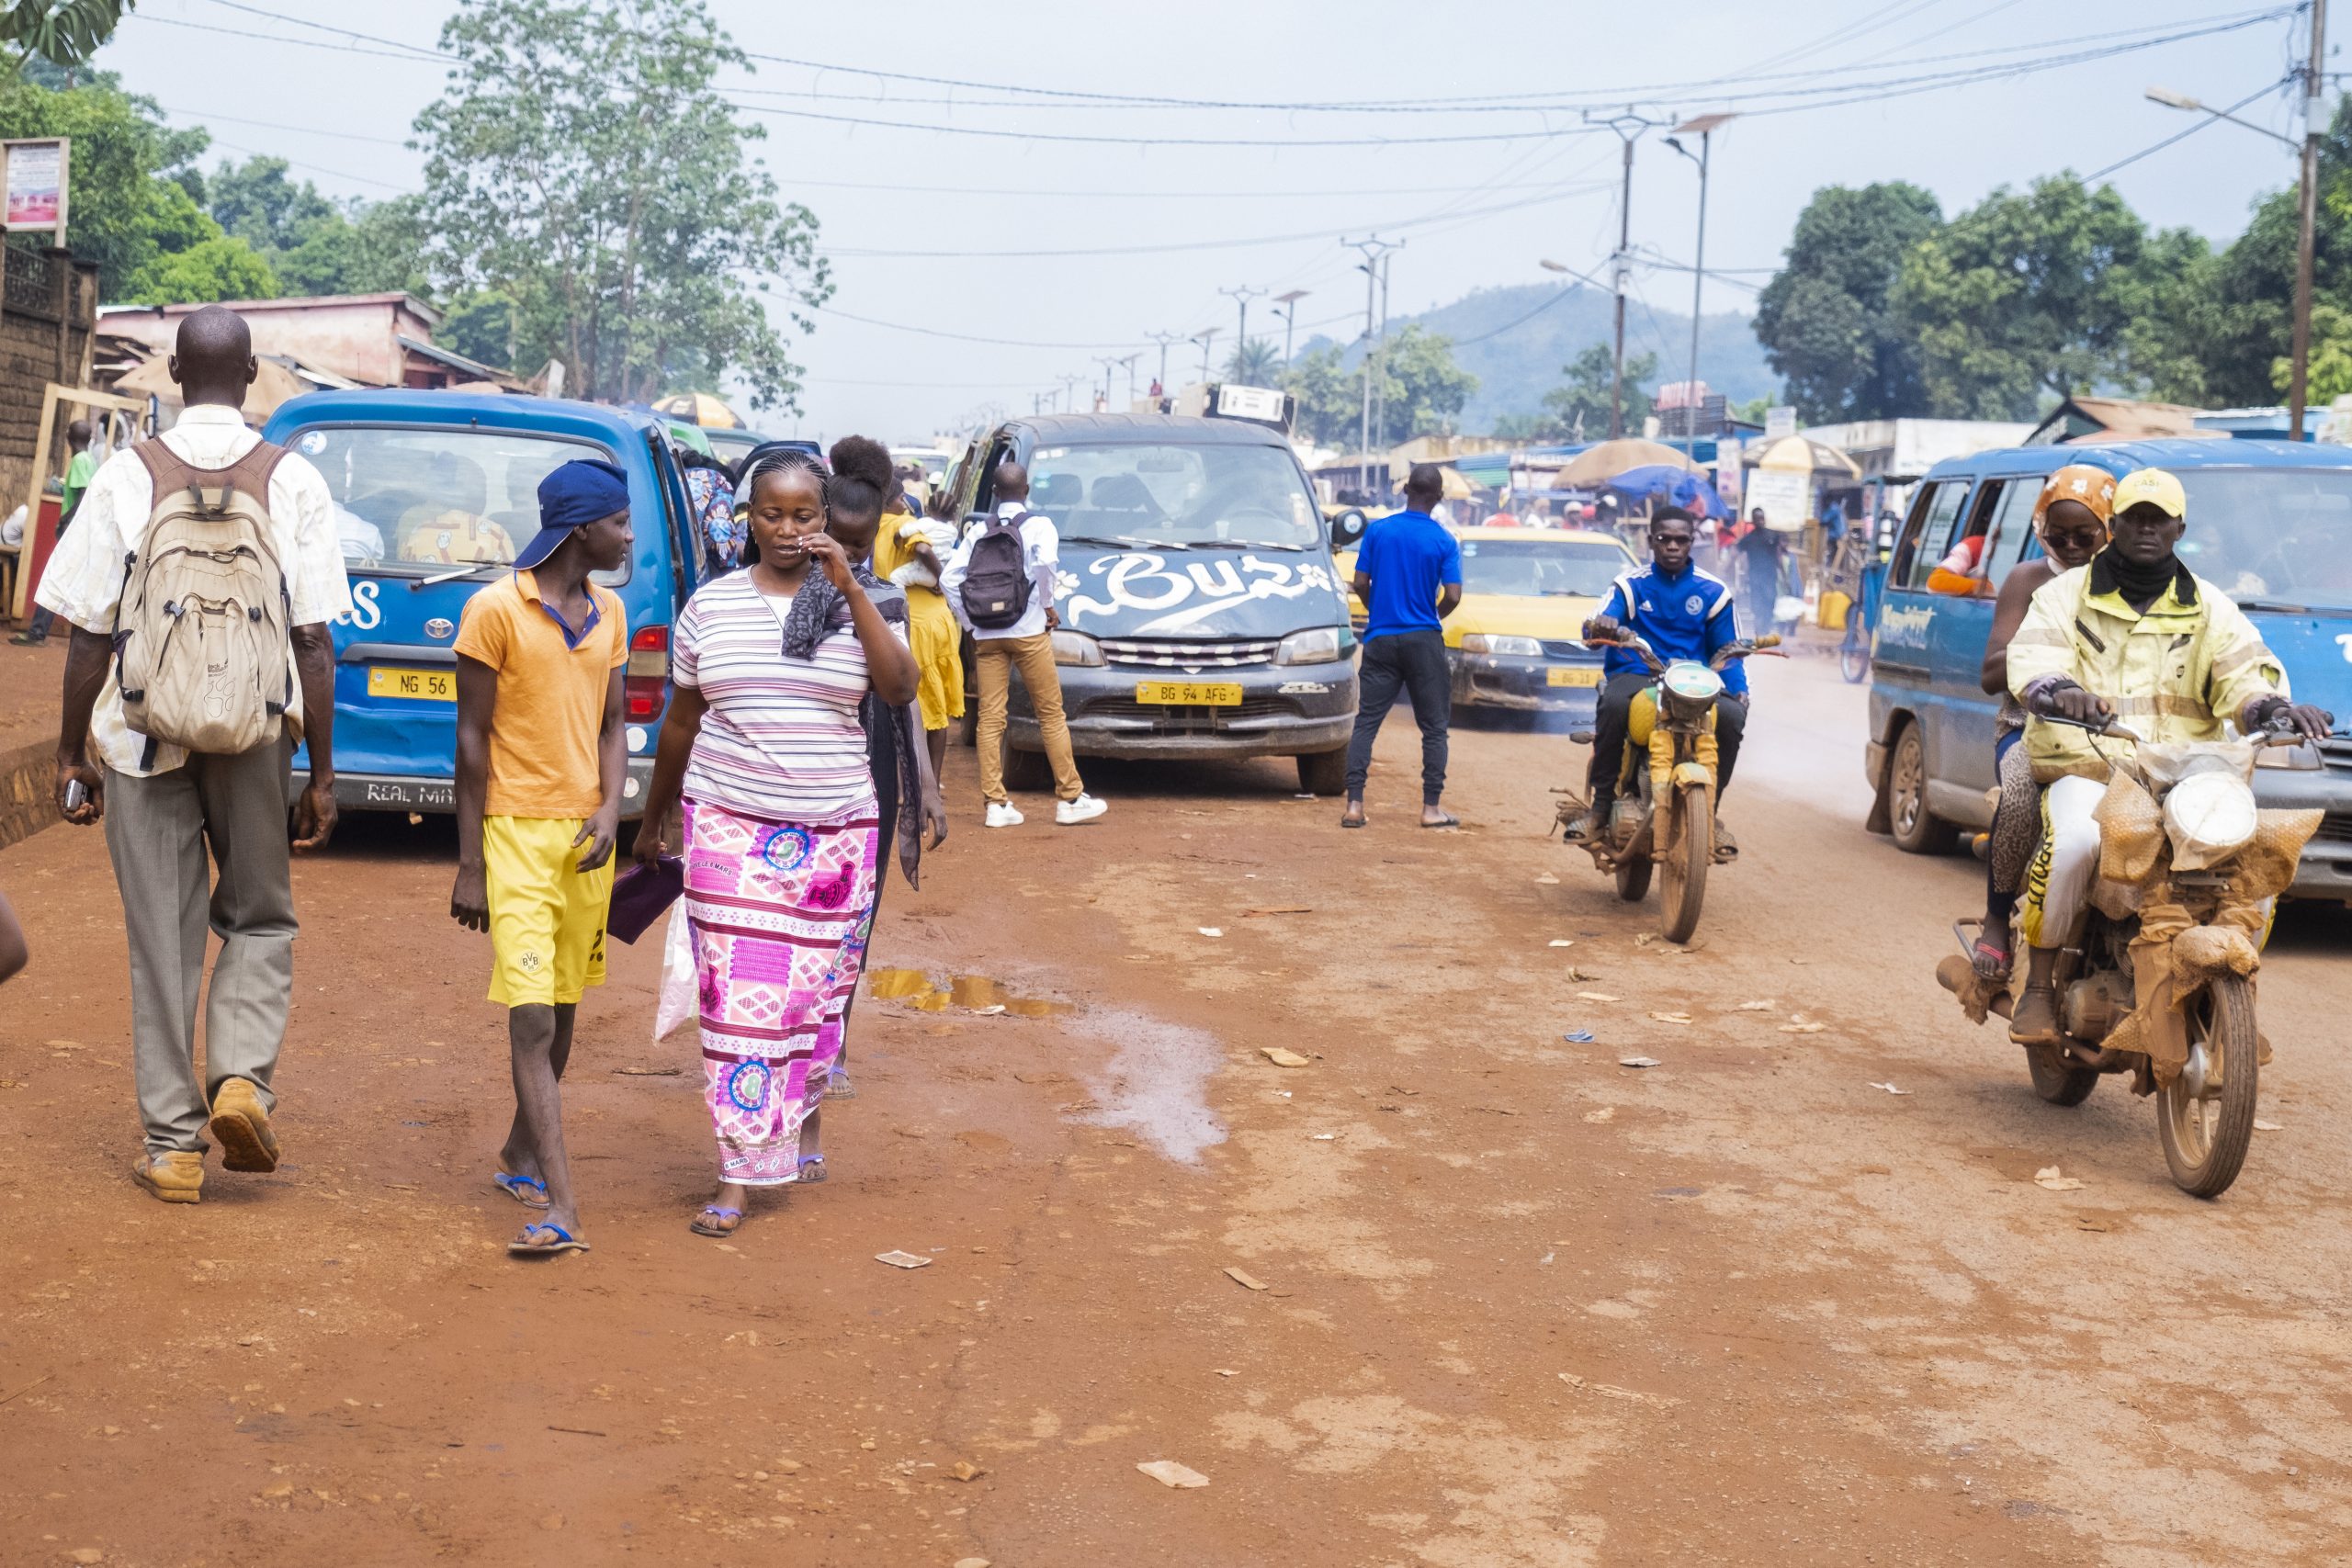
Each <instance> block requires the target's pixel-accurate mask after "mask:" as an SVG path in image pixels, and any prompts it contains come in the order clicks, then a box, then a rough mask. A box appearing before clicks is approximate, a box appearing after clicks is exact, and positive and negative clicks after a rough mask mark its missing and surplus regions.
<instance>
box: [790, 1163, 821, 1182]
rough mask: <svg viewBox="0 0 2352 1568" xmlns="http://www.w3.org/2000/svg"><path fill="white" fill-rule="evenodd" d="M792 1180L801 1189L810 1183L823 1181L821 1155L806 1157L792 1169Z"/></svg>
mask: <svg viewBox="0 0 2352 1568" xmlns="http://www.w3.org/2000/svg"><path fill="white" fill-rule="evenodd" d="M792 1179H793V1180H794V1182H795V1183H797V1185H799V1186H802V1187H806V1186H808V1185H809V1183H810V1182H812V1181H822V1180H824V1179H825V1156H823V1155H809V1156H807V1157H806V1158H804V1159H803V1160H801V1162H800V1163H799V1164H798V1165H797V1166H796V1167H794V1168H793V1172H792Z"/></svg>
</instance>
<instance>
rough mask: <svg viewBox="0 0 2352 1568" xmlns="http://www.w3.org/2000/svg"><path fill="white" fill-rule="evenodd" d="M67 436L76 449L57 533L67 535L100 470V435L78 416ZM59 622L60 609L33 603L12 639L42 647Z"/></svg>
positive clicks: (60, 500)
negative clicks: (94, 451)
mask: <svg viewBox="0 0 2352 1568" xmlns="http://www.w3.org/2000/svg"><path fill="white" fill-rule="evenodd" d="M65 439H66V442H67V443H68V445H69V446H71V447H72V449H73V453H74V455H73V457H70V458H68V459H67V460H66V464H65V479H64V482H63V483H62V484H61V485H60V486H59V487H58V492H57V536H58V537H59V538H60V539H62V538H64V537H65V530H66V529H67V527H69V526H70V525H72V524H73V522H74V513H75V511H77V510H78V509H79V508H80V507H81V504H82V497H83V495H84V494H85V493H86V492H87V491H88V490H89V488H90V480H91V479H93V478H94V477H95V476H96V474H97V471H98V460H97V458H96V457H93V456H92V455H91V452H90V446H91V443H92V442H94V441H95V440H96V439H97V437H96V434H94V433H93V431H92V429H91V425H90V422H89V421H88V420H86V419H77V420H75V421H74V422H73V423H70V424H68V425H67V426H66V427H65ZM56 624H57V612H56V611H54V610H51V608H49V606H47V605H46V604H36V605H34V606H33V614H32V619H31V620H30V621H29V622H28V623H27V624H26V626H25V629H24V630H23V631H21V632H18V633H17V635H16V636H15V637H10V638H9V639H8V640H9V641H10V642H13V643H15V644H17V646H18V647H19V648H39V647H40V645H41V644H43V643H45V642H47V641H48V640H49V633H50V629H51V627H52V626H56Z"/></svg>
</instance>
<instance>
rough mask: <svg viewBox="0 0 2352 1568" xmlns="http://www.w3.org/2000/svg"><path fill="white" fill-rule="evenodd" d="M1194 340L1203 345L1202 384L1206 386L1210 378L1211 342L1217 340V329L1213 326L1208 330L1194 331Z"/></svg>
mask: <svg viewBox="0 0 2352 1568" xmlns="http://www.w3.org/2000/svg"><path fill="white" fill-rule="evenodd" d="M1193 342H1194V343H1196V344H1200V345H1201V384H1202V385H1203V386H1206V385H1207V384H1208V379H1209V344H1213V343H1215V342H1216V328H1215V327H1211V328H1209V329H1208V330H1207V331H1206V332H1200V333H1193Z"/></svg>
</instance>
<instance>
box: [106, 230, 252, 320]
mask: <svg viewBox="0 0 2352 1568" xmlns="http://www.w3.org/2000/svg"><path fill="white" fill-rule="evenodd" d="M275 298H277V274H276V273H274V272H272V271H270V270H269V264H268V263H267V262H266V261H264V260H262V258H261V257H260V256H259V255H257V254H254V248H253V247H252V246H251V245H249V244H247V243H245V242H244V241H243V240H241V239H239V238H237V237H236V236H235V235H233V234H216V235H214V236H213V237H212V238H211V239H209V240H203V241H199V242H198V243H196V244H193V245H190V246H189V247H188V248H187V250H184V251H174V252H172V253H171V254H168V255H160V256H157V257H156V258H155V259H154V260H153V261H151V262H149V263H148V264H147V265H144V266H142V267H141V268H140V269H139V270H138V271H137V272H134V273H132V274H131V275H130V283H129V284H128V285H127V286H125V288H124V290H123V299H125V300H126V301H127V302H128V303H130V304H133V305H179V304H187V303H198V304H210V303H212V302H213V301H215V300H220V299H275Z"/></svg>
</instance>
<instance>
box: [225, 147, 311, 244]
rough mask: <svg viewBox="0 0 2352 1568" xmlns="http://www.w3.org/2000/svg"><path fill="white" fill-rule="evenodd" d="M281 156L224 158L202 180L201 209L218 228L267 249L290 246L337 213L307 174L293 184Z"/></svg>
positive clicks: (298, 242)
mask: <svg viewBox="0 0 2352 1568" xmlns="http://www.w3.org/2000/svg"><path fill="white" fill-rule="evenodd" d="M288 167H289V165H288V164H287V162H286V160H285V159H283V158H265V157H259V156H255V157H252V158H248V159H246V160H245V161H244V162H243V164H230V163H223V164H221V165H220V167H219V168H217V169H215V170H213V172H212V173H211V174H210V175H208V176H207V177H206V179H205V181H204V188H203V193H202V194H203V197H204V207H205V210H206V211H208V212H209V213H211V214H212V220H213V221H214V222H216V223H218V224H220V227H221V229H222V230H223V231H226V232H228V233H231V234H234V235H236V236H237V237H238V238H239V239H241V240H243V241H244V242H245V243H247V244H249V245H251V246H253V248H254V250H256V251H259V252H261V253H262V254H265V255H267V254H272V253H275V252H279V251H290V250H292V249H293V248H294V247H295V246H297V245H299V244H300V243H302V240H303V237H304V236H305V235H306V234H307V233H308V232H309V231H310V229H311V225H312V224H314V223H317V222H320V221H322V220H326V219H331V218H334V217H337V216H339V214H338V213H337V211H336V209H335V205H334V203H333V202H331V201H329V200H328V199H327V198H326V197H322V196H321V195H320V194H319V192H318V187H316V186H313V185H311V183H310V182H309V181H308V180H305V181H303V182H302V183H301V184H300V185H297V184H295V183H294V181H293V180H292V179H291V178H290V177H288V173H287V171H288Z"/></svg>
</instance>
